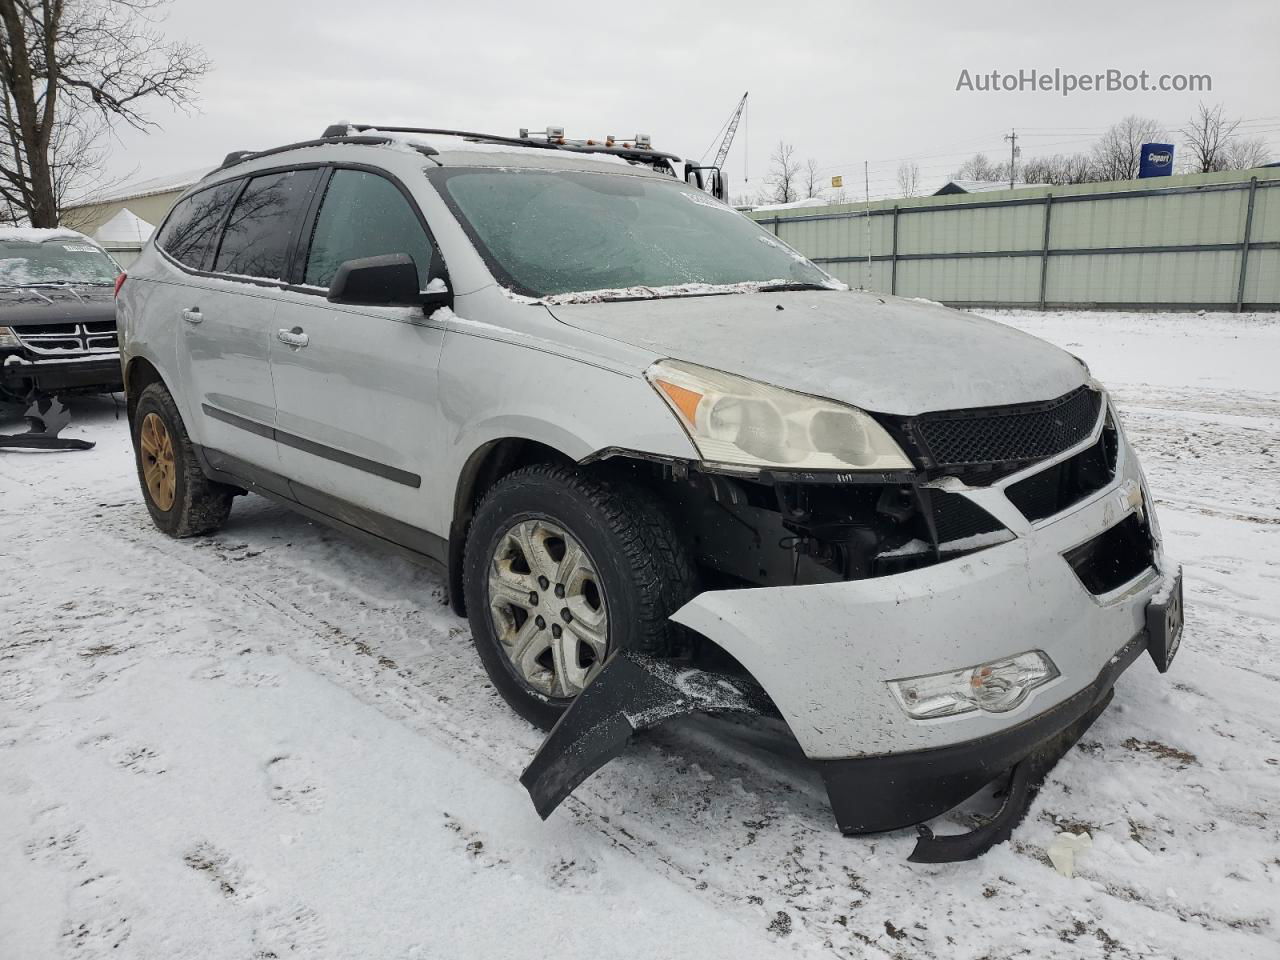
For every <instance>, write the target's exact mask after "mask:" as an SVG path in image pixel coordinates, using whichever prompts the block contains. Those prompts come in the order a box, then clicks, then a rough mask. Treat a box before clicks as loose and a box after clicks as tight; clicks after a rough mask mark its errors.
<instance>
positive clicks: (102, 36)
mask: <svg viewBox="0 0 1280 960" xmlns="http://www.w3.org/2000/svg"><path fill="white" fill-rule="evenodd" d="M165 2H166V0H0V93H2V94H3V96H4V115H3V117H2V118H0V198H2V199H3V201H4V203H5V204H7V205H8V206H9V208H11V209H14V210H18V211H21V214H22V216H24V217H25V218H26V219H27V220H29V221H30V223H31V225H32V226H36V227H53V226H57V224H58V187H57V179H58V175H57V173H56V171H57V170H58V168H59V165H60V164H61V166H62V168H63V170H64V176H63V179H64V189H69V188H70V184H68V183H66V172H67V171H68V170H69V169H70V168H71V167H72V166H73V165H74V164H73V161H69V160H68V159H66V157H65V156H59V152H60V151H59V144H61V146H62V147H63V148H64V149H63V150H62V151H61V152H62V153H66V152H68V151H72V152H73V151H74V146H73V144H74V143H76V142H80V141H77V140H76V136H75V135H71V136H70V139H68V134H67V132H66V131H76V130H79V131H81V135H83V134H84V133H85V132H87V131H89V130H91V129H92V127H90V126H86V125H85V118H86V116H92V117H96V118H97V119H98V120H100V121H101V122H102V124H103V125H105V126H109V125H110V124H112V123H114V122H117V121H124V122H125V123H128V124H130V125H131V126H134V127H137V128H139V129H145V128H147V127H149V126H151V125H152V124H151V122H150V121H148V120H147V119H146V117H145V116H144V115H143V114H142V112H141V110H142V109H143V106H144V104H145V103H146V102H147V101H155V100H163V101H167V102H168V103H172V104H176V105H178V106H187V105H188V104H190V103H191V102H192V100H193V99H194V97H195V87H196V83H197V81H199V79H200V78H201V77H202V76H203V75H204V73H205V72H206V71H207V70H208V68H209V62H208V61H207V60H206V59H205V57H204V54H203V53H202V52H201V50H200V48H199V47H197V46H194V45H192V44H189V43H181V42H177V43H172V42H168V41H166V40H165V39H164V37H163V36H162V35H161V34H160V33H159V31H158V30H156V28H155V27H154V26H153V24H152V20H151V19H150V16H149V15H150V14H152V13H154V12H155V11H157V10H158V9H159V8H160V7H162V6H163V5H164V4H165ZM60 125H61V127H62V129H63V131H64V132H63V133H62V134H59V129H60Z"/></svg>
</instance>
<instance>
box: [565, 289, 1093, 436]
mask: <svg viewBox="0 0 1280 960" xmlns="http://www.w3.org/2000/svg"><path fill="white" fill-rule="evenodd" d="M548 309H549V310H551V312H552V313H553V314H554V315H555V317H556V318H557V319H558V320H560V321H561V322H563V323H566V324H568V325H570V326H573V327H577V328H578V329H581V330H587V331H590V332H592V333H596V334H599V335H600V336H604V337H608V338H610V339H613V340H618V341H621V342H623V343H628V344H631V345H633V346H636V347H641V348H643V349H646V350H650V351H652V352H653V353H654V354H656V355H658V356H660V357H663V358H671V359H677V360H686V361H689V362H691V363H698V364H702V365H703V366H707V367H714V368H716V369H717V370H724V371H726V372H729V373H735V374H738V375H740V376H744V377H750V378H751V379H753V380H760V381H762V382H764V383H770V384H773V385H774V386H778V387H784V388H786V389H789V390H796V391H799V392H801V393H808V394H812V395H814V396H819V397H826V398H829V399H832V400H837V401H840V402H843V403H850V404H853V405H854V406H857V407H862V408H863V409H867V410H873V411H877V412H881V413H896V414H902V415H912V414H917V413H923V412H925V411H929V410H954V409H961V408H965V407H986V406H998V405H1002V404H1009V403H1029V402H1034V401H1038V400H1048V399H1052V398H1054V397H1059V396H1061V395H1062V394H1064V393H1066V392H1068V391H1069V390H1073V389H1074V388H1076V387H1078V386H1080V385H1081V384H1082V383H1085V382H1086V381H1087V380H1088V374H1087V373H1086V372H1085V369H1084V366H1083V365H1082V364H1081V363H1080V362H1079V361H1078V360H1076V359H1075V358H1074V357H1073V356H1071V354H1069V353H1067V352H1065V351H1063V350H1060V349H1058V348H1057V347H1055V346H1052V345H1051V344H1048V343H1046V342H1044V341H1043V340H1040V339H1037V338H1036V337H1033V336H1030V335H1028V334H1025V333H1022V332H1020V331H1018V330H1015V329H1014V328H1012V327H1009V326H1005V325H1004V324H1002V323H998V322H996V321H993V320H987V319H985V318H983V317H979V316H975V315H973V314H969V313H964V312H962V311H959V310H952V309H950V308H949V307H943V306H937V305H931V304H926V303H918V302H913V301H910V300H903V299H899V298H897V297H887V296H886V297H879V296H876V295H875V294H867V293H859V292H855V291H850V292H836V291H831V292H827V291H794V292H793V291H784V292H778V293H749V294H745V295H742V296H723V297H715V296H712V297H690V298H684V299H680V298H676V299H668V300H641V301H627V302H615V303H579V304H559V303H557V304H552V305H549V306H548Z"/></svg>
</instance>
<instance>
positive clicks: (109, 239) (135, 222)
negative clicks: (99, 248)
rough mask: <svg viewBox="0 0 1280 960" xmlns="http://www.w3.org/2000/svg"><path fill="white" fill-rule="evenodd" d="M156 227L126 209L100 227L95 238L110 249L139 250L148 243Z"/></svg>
mask: <svg viewBox="0 0 1280 960" xmlns="http://www.w3.org/2000/svg"><path fill="white" fill-rule="evenodd" d="M153 230H155V226H154V225H152V224H150V223H147V221H145V220H143V219H142V218H141V217H139V216H137V215H136V214H135V213H134V212H133V211H132V210H130V209H129V208H128V207H125V208H124V209H123V210H121V211H120V212H119V213H117V214H116V215H115V216H114V217H112V218H111V219H110V220H108V221H107V222H106V223H104V224H103V225H102V226H100V227H99V228H98V230H97V232H96V233H94V235H93V238H94V239H95V240H97V241H98V242H99V243H101V244H102V245H103V246H104V247H107V248H108V249H110V248H112V247H115V246H121V247H130V248H133V249H137V248H139V247H141V246H142V245H143V244H144V243H146V242H147V238H148V237H150V236H151V233H152V231H153Z"/></svg>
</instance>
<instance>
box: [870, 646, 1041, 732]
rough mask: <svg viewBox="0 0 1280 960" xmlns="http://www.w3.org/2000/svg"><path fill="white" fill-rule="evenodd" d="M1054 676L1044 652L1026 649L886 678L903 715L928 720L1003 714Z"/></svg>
mask: <svg viewBox="0 0 1280 960" xmlns="http://www.w3.org/2000/svg"><path fill="white" fill-rule="evenodd" d="M1056 676H1058V668H1057V667H1055V666H1054V665H1053V661H1052V660H1050V659H1049V657H1048V656H1047V655H1046V654H1044V653H1042V652H1041V651H1039V650H1029V651H1028V652H1026V653H1020V654H1018V655H1017V656H1016V657H1006V658H1004V659H1003V660H992V661H991V662H990V663H980V664H978V665H977V666H976V667H968V668H966V669H964V670H953V671H951V672H950V673H933V674H929V675H927V676H923V677H911V678H910V679H907V680H890V681H889V689H890V690H892V691H893V695H894V697H896V698H897V700H898V703H899V705H900V706H901V707H902V709H903V710H905V711H906V712H907V716H909V717H911V718H912V719H915V720H930V719H932V718H934V717H954V716H955V715H957V714H960V713H969V712H971V711H973V710H983V711H985V712H987V713H1005V712H1007V711H1009V710H1012V709H1013V708H1014V707H1016V706H1017V705H1018V704H1020V703H1021V702H1022V701H1023V700H1025V699H1027V694H1029V693H1030V692H1031V691H1032V690H1034V689H1035V688H1036V687H1041V686H1044V685H1045V684H1046V683H1048V682H1049V681H1050V680H1052V679H1054V678H1055V677H1056Z"/></svg>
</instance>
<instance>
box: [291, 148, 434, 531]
mask: <svg viewBox="0 0 1280 960" xmlns="http://www.w3.org/2000/svg"><path fill="white" fill-rule="evenodd" d="M322 190H323V194H322V198H321V201H320V203H319V204H318V206H317V208H316V210H315V211H314V212H313V214H312V216H311V222H310V226H309V228H308V237H309V243H307V244H304V245H303V246H304V247H305V249H304V250H300V252H299V261H298V267H297V270H298V274H297V275H296V277H295V279H298V280H300V281H301V283H302V288H301V289H298V288H295V289H294V290H292V291H290V292H289V293H288V294H287V295H286V299H284V300H282V302H281V303H280V304H279V307H278V308H277V313H276V330H277V336H276V338H275V339H274V340H273V342H272V344H271V351H272V352H271V364H272V373H273V377H274V379H275V386H276V407H277V426H278V427H279V430H278V434H277V435H278V439H279V441H280V460H281V463H282V465H283V468H284V473H285V474H286V476H288V477H289V478H290V480H291V481H295V483H294V495H295V496H296V497H297V498H298V500H299V501H301V502H303V503H305V504H307V505H309V506H312V507H315V508H316V509H318V510H321V511H323V512H326V513H330V514H335V513H337V514H341V513H342V511H343V509H344V507H345V505H346V504H353V505H355V506H357V507H360V508H362V509H363V510H365V511H368V512H369V513H370V514H372V516H365V517H360V518H358V519H357V523H358V525H362V526H364V527H365V528H366V529H372V528H375V527H377V525H378V523H379V518H380V517H381V518H391V519H393V520H395V521H399V522H400V523H403V524H407V525H409V526H411V527H416V528H421V527H422V526H423V524H424V515H425V508H424V502H425V497H424V495H425V494H426V492H427V490H428V489H429V479H430V478H429V472H430V470H431V465H432V463H433V461H434V459H435V458H434V456H433V452H432V451H433V450H436V449H439V443H440V431H441V418H440V415H439V406H438V400H437V393H436V365H437V362H438V361H439V358H440V349H441V345H442V342H443V336H444V331H443V329H442V327H441V326H440V325H438V324H436V323H433V322H432V321H431V320H430V319H429V318H428V317H427V316H426V315H425V314H424V312H423V310H422V308H421V307H354V306H338V305H336V304H331V303H329V302H328V301H327V300H326V299H325V293H326V292H327V290H328V287H329V284H330V282H331V281H332V280H333V275H334V273H335V272H336V271H337V269H338V267H339V266H340V265H341V264H342V263H344V262H346V261H347V260H355V259H359V258H363V257H371V256H377V255H380V254H388V253H406V254H408V255H409V256H411V257H412V258H413V260H414V263H415V264H416V266H417V268H418V282H419V287H425V286H426V284H427V282H428V280H429V279H430V278H432V277H435V276H440V275H441V274H442V272H443V267H442V265H441V261H440V258H439V254H438V252H437V250H436V248H435V245H434V243H433V242H432V239H431V236H430V234H429V232H428V230H427V227H426V222H425V220H424V219H423V218H422V216H421V213H420V212H419V210H418V208H417V205H416V204H415V203H414V201H413V200H412V199H411V198H410V197H409V195H408V194H407V192H406V191H404V190H403V189H402V187H401V186H400V185H399V184H398V183H397V182H396V181H394V180H393V179H392V178H390V177H389V176H386V175H384V174H382V173H379V172H377V171H373V170H369V169H363V168H360V169H356V168H343V167H339V168H336V169H334V170H333V171H332V172H331V174H330V175H329V177H328V179H327V182H326V183H325V184H324V185H323V187H322ZM372 532H375V533H381V534H382V535H384V536H390V538H391V539H397V540H400V541H401V542H405V541H406V540H412V539H413V533H412V531H404V530H400V529H399V528H396V527H395V525H394V524H393V525H391V526H389V527H387V528H385V529H372ZM437 532H439V531H437Z"/></svg>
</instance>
